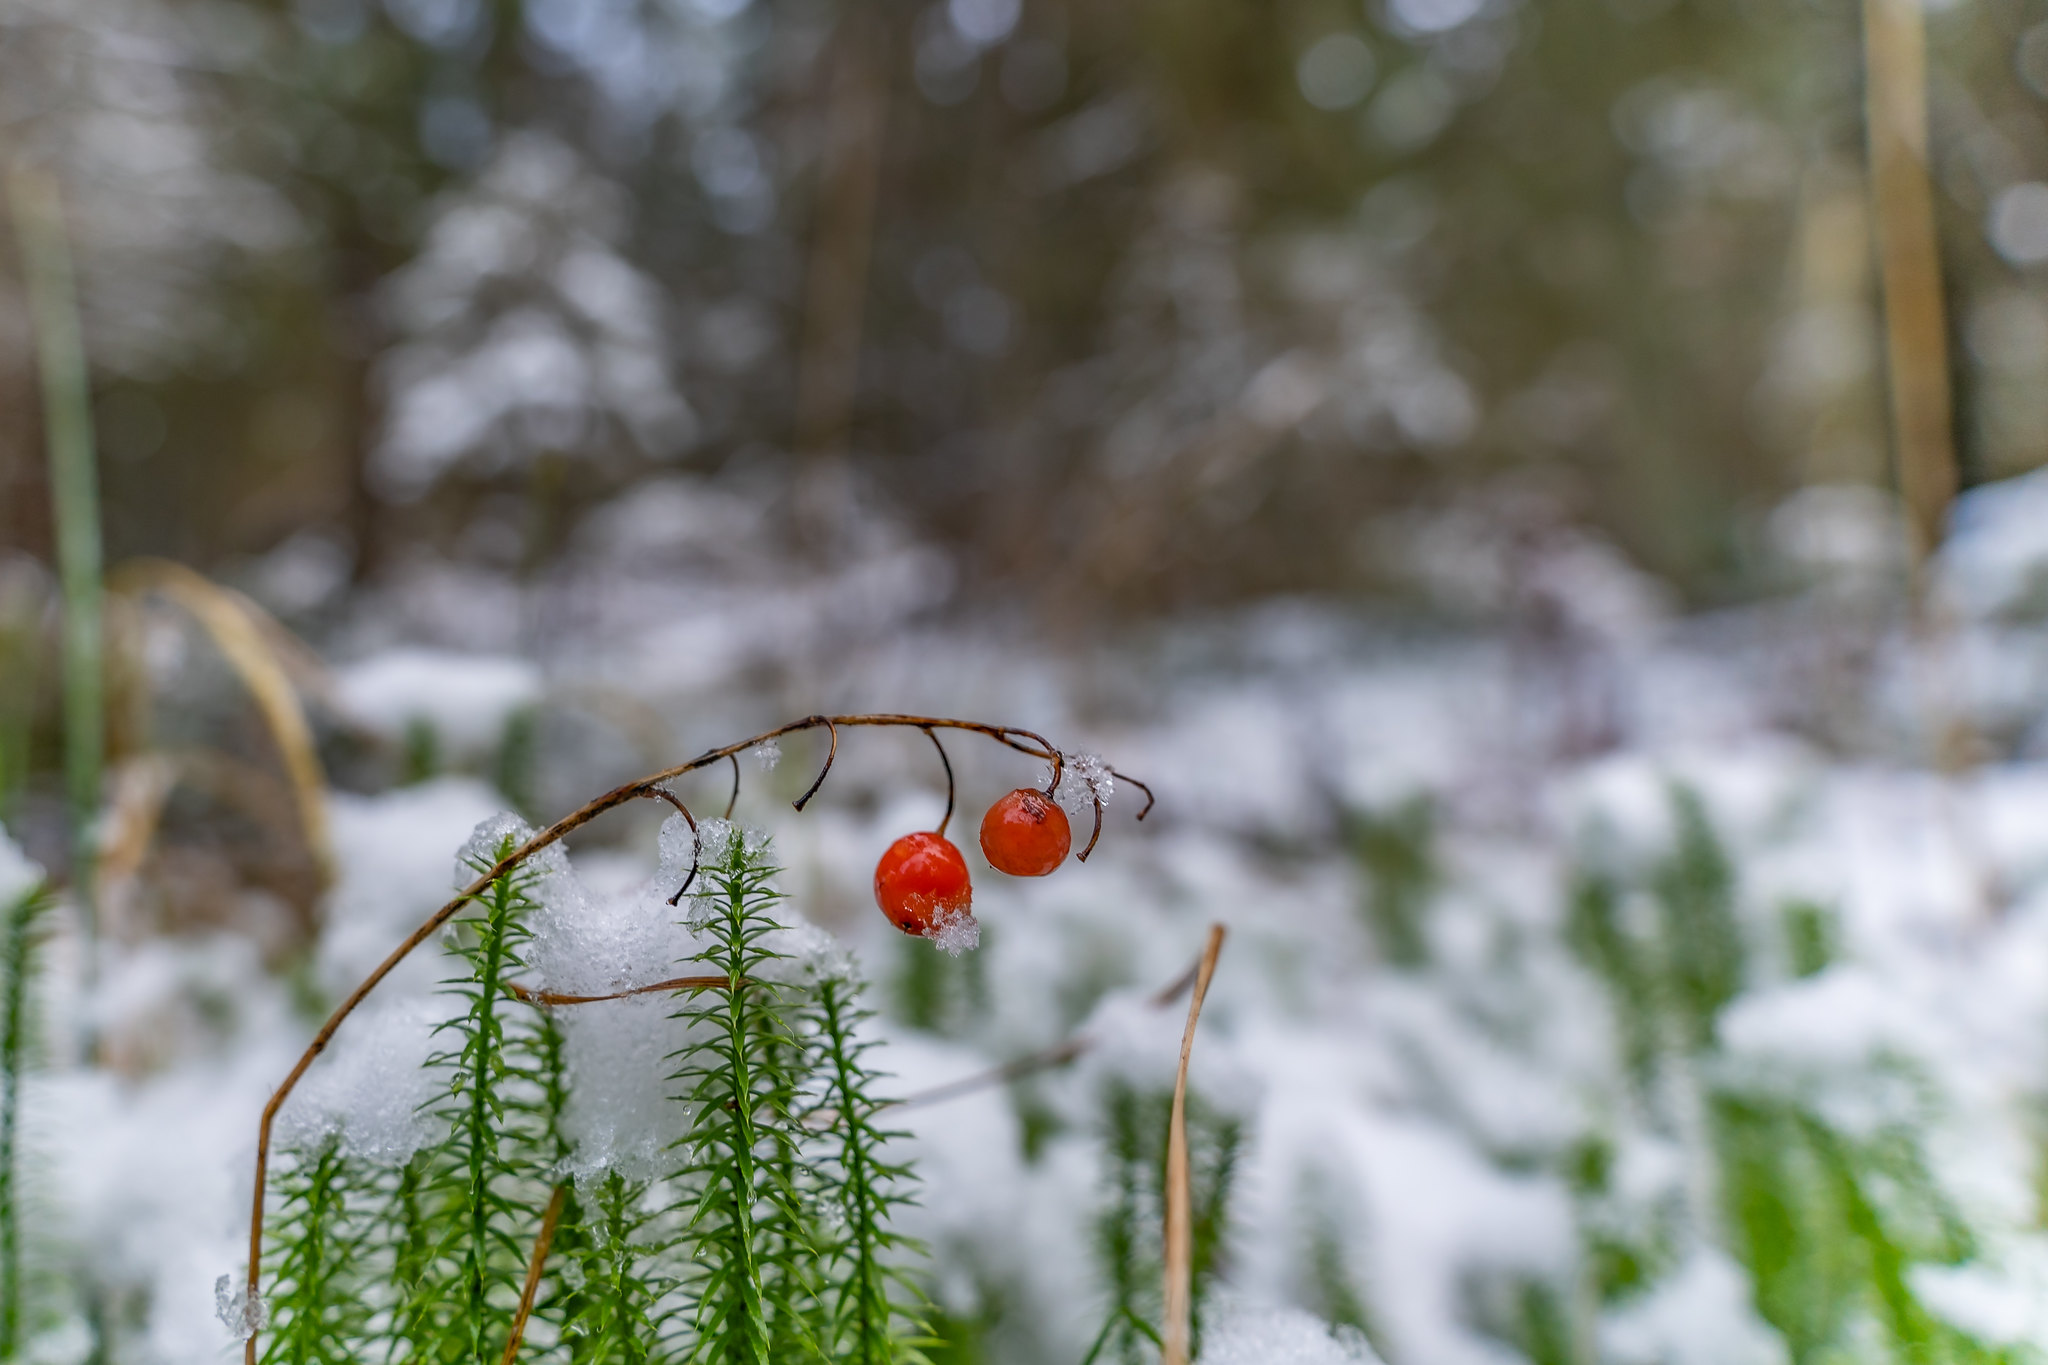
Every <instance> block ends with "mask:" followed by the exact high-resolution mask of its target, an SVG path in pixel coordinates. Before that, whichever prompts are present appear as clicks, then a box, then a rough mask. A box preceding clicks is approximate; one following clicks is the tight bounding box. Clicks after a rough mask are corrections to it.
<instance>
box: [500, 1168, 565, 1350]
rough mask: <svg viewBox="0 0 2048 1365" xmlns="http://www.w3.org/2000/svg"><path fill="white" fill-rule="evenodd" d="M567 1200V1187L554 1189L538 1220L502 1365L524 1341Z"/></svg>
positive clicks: (559, 1186) (560, 1186) (562, 1186)
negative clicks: (531, 1253) (535, 1235)
mask: <svg viewBox="0 0 2048 1365" xmlns="http://www.w3.org/2000/svg"><path fill="white" fill-rule="evenodd" d="M568 1199H569V1187H568V1186H567V1185H557V1186H555V1197H554V1198H552V1199H550V1200H548V1211H547V1213H546V1214H545V1215H543V1216H542V1218H541V1220H540V1235H539V1236H538V1237H536V1238H534V1239H533V1259H532V1260H530V1261H528V1262H527V1264H526V1288H525V1289H523V1290H521V1291H520V1294H519V1311H518V1312H517V1313H515V1314H513V1316H512V1334H511V1335H510V1336H509V1337H507V1338H506V1339H505V1360H504V1365H512V1362H513V1361H514V1360H517V1359H518V1358H519V1343H520V1342H522V1341H524V1340H525V1339H526V1320H527V1319H528V1318H530V1317H532V1316H533V1301H534V1300H535V1299H537V1298H539V1297H540V1275H541V1271H543V1270H545V1269H546V1268H547V1264H548V1248H549V1247H550V1246H552V1245H553V1244H554V1240H555V1225H556V1224H557V1223H559V1222H561V1221H562V1205H563V1204H565V1203H567V1202H568Z"/></svg>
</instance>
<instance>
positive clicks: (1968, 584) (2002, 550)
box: [1940, 470, 2048, 616]
mask: <svg viewBox="0 0 2048 1365" xmlns="http://www.w3.org/2000/svg"><path fill="white" fill-rule="evenodd" d="M2044 528H2048V470H2036V471H2034V472H2033V473H2031V474H2025V475H2022V476H2020V477H2019V478H2016V479H2002V480H2000V481H1998V482H1996V483H1989V484H1985V485H1983V486H1982V487H1979V488H1973V489H1971V490H1969V491H1968V492H1966V493H1963V494H1961V495H1960V496H1958V497H1957V498H1956V500H1955V503H1954V505H1953V507H1952V508H1951V509H1950V512H1949V538H1948V542H1947V543H1946V544H1945V545H1943V546H1942V549H1941V561H1940V564H1941V576H1942V579H1943V581H1944V583H1945V585H1946V586H1947V587H1948V589H1949V592H1950V593H1951V594H1952V595H1953V597H1954V598H1955V600H1956V602H1957V605H1959V606H1961V607H1962V608H1963V610H1964V611H1966V612H1968V613H1970V614H1971V615H1974V616H1990V615H1993V614H1996V613H1999V612H2006V611H2015V610H2017V609H2020V608H2022V607H2025V606H2029V605H2033V604H2034V602H2035V600H2036V599H2037V597H2038V593H2039V591H2040V588H2041V585H2042V583H2043V581H2044V575H2048V530H2044Z"/></svg>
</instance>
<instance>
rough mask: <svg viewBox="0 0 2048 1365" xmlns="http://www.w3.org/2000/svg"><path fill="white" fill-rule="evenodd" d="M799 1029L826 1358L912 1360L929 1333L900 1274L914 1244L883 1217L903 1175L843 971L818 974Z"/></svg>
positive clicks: (899, 1195)
mask: <svg viewBox="0 0 2048 1365" xmlns="http://www.w3.org/2000/svg"><path fill="white" fill-rule="evenodd" d="M805 1014H806V1022H807V1023H808V1024H809V1025H810V1028H811V1030H812V1032H813V1033H814V1035H815V1037H816V1038H817V1040H818V1041H817V1047H818V1049H819V1053H820V1056H819V1061H820V1070H821V1072H822V1076H821V1082H822V1084H821V1085H820V1087H819V1090H820V1095H821V1098H820V1100H819V1102H818V1107H817V1109H816V1110H815V1111H814V1112H815V1114H816V1116H817V1118H818V1120H819V1122H818V1123H817V1124H816V1126H817V1127H818V1129H819V1130H820V1131H822V1132H823V1134H824V1138H823V1141H822V1142H821V1144H820V1145H821V1146H822V1147H823V1148H824V1149H825V1150H824V1152H823V1153H822V1155H823V1157H824V1160H823V1161H822V1162H821V1163H819V1165H818V1166H817V1167H816V1168H815V1169H817V1170H818V1172H819V1184H820V1189H819V1204H820V1209H821V1219H820V1221H821V1222H822V1223H824V1224H825V1225H826V1227H827V1228H828V1229H836V1235H833V1234H832V1233H831V1232H828V1233H827V1241H826V1253H825V1260H826V1266H827V1278H828V1280H829V1282H830V1284H831V1286H832V1287H831V1288H830V1289H829V1290H828V1291H827V1293H826V1304H825V1306H826V1317H825V1322H826V1336H825V1344H826V1346H827V1348H828V1353H829V1354H830V1355H831V1357H832V1358H833V1359H834V1360H837V1361H843V1362H846V1365H895V1362H897V1361H901V1360H906V1359H917V1358H918V1357H917V1356H916V1354H915V1350H914V1347H913V1346H912V1344H911V1343H913V1342H916V1341H918V1340H921V1339H923V1338H924V1337H925V1336H927V1335H928V1331H927V1329H926V1328H925V1326H924V1324H923V1322H922V1321H921V1320H920V1318H919V1317H918V1315H917V1312H916V1310H915V1308H914V1306H913V1305H914V1303H915V1298H914V1296H915V1293H916V1291H915V1287H914V1286H913V1285H912V1284H911V1283H910V1282H909V1280H908V1279H907V1277H906V1276H905V1275H904V1272H903V1270H902V1268H901V1264H902V1260H903V1253H905V1252H906V1251H914V1250H916V1247H915V1244H914V1243H912V1242H910V1241H909V1240H908V1239H906V1238H904V1237H902V1236H901V1235H899V1234H897V1233H894V1232H892V1231H890V1229H889V1215H890V1212H891V1210H893V1209H895V1208H897V1207H899V1206H901V1205H903V1204H905V1203H908V1202H909V1201H910V1199H911V1197H912V1196H911V1194H910V1193H909V1191H910V1188H911V1184H912V1180H913V1176H912V1173H911V1171H910V1168H909V1167H908V1166H906V1165H904V1164H902V1163H900V1162H893V1161H890V1160H889V1159H888V1158H887V1156H886V1155H885V1153H884V1150H883V1149H884V1148H885V1146H886V1145H887V1143H888V1141H889V1140H890V1139H891V1138H893V1137H898V1136H900V1134H897V1133H893V1132H889V1131H886V1130H884V1129H883V1128H881V1127H879V1126H878V1125H877V1123H876V1122H875V1119H876V1114H877V1112H878V1111H879V1110H880V1108H881V1107H882V1102H881V1101H880V1100H878V1099H877V1098H876V1097H875V1095H874V1086H875V1083H876V1081H877V1079H878V1077H877V1075H876V1073H875V1072H874V1071H873V1070H871V1069H870V1068H869V1067H868V1065H867V1062H866V1053H867V1051H868V1050H869V1049H870V1048H871V1047H873V1046H874V1045H873V1044H872V1043H871V1042H867V1041H864V1040H862V1039H860V1038H859V1037H858V1036H857V1034H856V1030H857V1028H858V1027H859V1025H860V1024H861V1023H862V1022H863V1021H864V1020H866V1019H868V1018H869V1017H871V1014H872V1011H869V1010H864V1009H862V1008H861V1006H860V1004H859V999H858V985H857V983H856V982H855V981H854V980H853V979H852V977H851V976H850V975H848V974H847V973H844V972H841V971H823V972H820V973H818V975H817V981H816V985H815V987H814V989H813V990H812V992H811V997H810V1000H809V1002H808V1004H807V1007H806V1010H805Z"/></svg>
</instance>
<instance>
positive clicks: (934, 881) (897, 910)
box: [875, 834, 974, 938]
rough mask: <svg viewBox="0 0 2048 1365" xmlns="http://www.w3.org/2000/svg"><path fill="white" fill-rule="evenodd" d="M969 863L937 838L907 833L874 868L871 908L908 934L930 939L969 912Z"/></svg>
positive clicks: (970, 897)
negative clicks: (880, 909) (877, 908)
mask: <svg viewBox="0 0 2048 1365" xmlns="http://www.w3.org/2000/svg"><path fill="white" fill-rule="evenodd" d="M973 900H974V888H973V886H971V885H970V884H969V883H968V880H967V860H966V859H965V858H963V857H961V856H960V850H959V849H957V848H955V847H954V846H953V843H952V841H951V840H949V839H947V838H946V837H945V836H944V835H939V834H906V835H904V836H903V837H902V838H901V839H898V840H897V841H896V842H895V843H893V844H891V845H889V851H888V852H887V853H884V854H883V855H882V861H881V862H879V863H876V864H875V904H876V905H879V906H881V907H882V913H883V914H885V915H887V916H888V917H889V922H890V923H891V924H893V925H895V926H896V927H897V928H898V929H901V930H902V931H903V932H904V933H906V934H916V935H918V936H919V937H921V938H931V937H933V936H934V935H936V934H937V933H938V932H939V931H940V930H942V929H944V928H945V927H946V925H947V924H948V922H950V921H952V920H956V919H958V918H960V917H961V916H963V915H966V914H967V913H968V909H967V907H968V906H969V905H970V904H971V903H972V902H973Z"/></svg>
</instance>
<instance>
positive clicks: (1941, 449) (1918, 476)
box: [1863, 0, 1956, 579]
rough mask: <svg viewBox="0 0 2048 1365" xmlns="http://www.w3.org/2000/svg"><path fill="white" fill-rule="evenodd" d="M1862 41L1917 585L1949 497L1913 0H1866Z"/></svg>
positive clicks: (1944, 365)
mask: <svg viewBox="0 0 2048 1365" xmlns="http://www.w3.org/2000/svg"><path fill="white" fill-rule="evenodd" d="M1863 39H1864V56H1865V61H1866V63H1867V65H1868V68H1869V72H1868V79H1867V81H1866V82H1865V87H1864V90H1865V100H1866V103H1867V106H1868V107H1867V123H1868V132H1869V141H1870V172H1871V175H1870V188H1871V197H1872V200H1873V201H1874V204H1875V207H1876V216H1877V243H1878V254H1879V267H1880V269H1879V273H1880V277H1881V280H1882V284H1883V295H1884V321H1885V348H1886V358H1887V362H1888V366H1887V367H1888V369H1889V372H1890V375H1889V377H1890V381H1891V384H1890V387H1891V407H1892V429H1893V430H1892V439H1893V441H1894V443H1895V446H1896V449H1897V453H1898V470H1899V492H1900V495H1901V496H1902V497H1903V499H1904V501H1905V504H1906V512H1907V515H1908V517H1909V519H1910V523H1911V529H1912V552H1913V568H1914V574H1915V577H1916V579H1917V578H1919V577H1920V576H1921V575H1922V571H1923V570H1924V568H1925V566H1926V563H1927V559H1928V556H1929V555H1931V554H1932V553H1933V552H1934V549H1935V547H1936V546H1937V545H1938V544H1939V543H1940V539H1941V528H1942V523H1943V520H1944V518H1945V516H1946V514H1947V512H1948V504H1949V501H1950V499H1952V498H1953V497H1954V496H1955V491H1956V457H1955V446H1954V442H1953V438H1952V436H1951V435H1950V425H1951V418H1950V413H1949V404H1950V395H1949V361H1948V323H1947V317H1946V313H1945V306H1944V303H1943V300H1942V290H1941V248H1940V243H1939V242H1938V241H1937V239H1936V235H1935V220H1934V191H1933V187H1932V186H1931V185H1930V184H1929V181H1928V173H1927V32H1926V20H1925V17H1924V16H1923V15H1922V13H1921V0H1864V3H1863Z"/></svg>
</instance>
